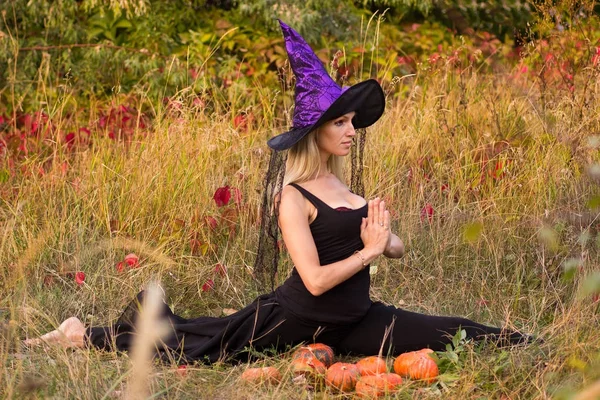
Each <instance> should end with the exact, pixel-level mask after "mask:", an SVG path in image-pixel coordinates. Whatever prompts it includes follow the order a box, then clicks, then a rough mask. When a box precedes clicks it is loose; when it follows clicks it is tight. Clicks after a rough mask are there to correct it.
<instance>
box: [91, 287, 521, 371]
mask: <svg viewBox="0 0 600 400" xmlns="http://www.w3.org/2000/svg"><path fill="white" fill-rule="evenodd" d="M143 295H144V292H141V293H140V294H138V296H137V297H136V300H135V301H134V302H132V303H131V304H130V305H129V306H128V307H127V308H126V310H125V311H124V313H123V315H122V316H121V317H120V318H119V320H118V321H117V322H116V323H115V324H113V325H112V326H110V327H91V328H88V329H87V341H88V344H89V345H92V346H94V347H97V348H100V349H107V350H115V349H116V350H121V351H127V350H129V349H130V347H131V344H132V342H133V340H134V338H135V336H136V332H135V329H134V326H135V318H136V316H137V313H138V310H139V305H140V304H142V302H143V301H142V299H143ZM161 316H162V317H163V318H165V319H167V320H168V322H169V326H170V333H169V334H168V335H167V336H166V337H165V338H163V340H162V342H161V343H160V345H158V346H157V348H156V352H157V355H158V356H159V357H161V358H163V359H165V360H171V361H175V362H179V363H190V362H194V361H201V362H206V363H214V362H217V361H247V360H248V359H250V358H251V357H252V355H253V354H257V353H261V352H263V351H265V350H267V349H269V350H275V351H283V350H285V349H287V348H290V347H292V346H296V345H298V344H301V343H304V342H310V343H313V342H315V343H316V342H319V343H325V344H327V345H329V346H331V347H332V348H333V349H334V350H335V352H336V353H338V354H342V355H375V354H378V353H379V350H380V348H381V347H382V346H383V354H389V355H394V356H395V355H398V354H400V353H404V352H407V351H412V350H418V349H421V348H424V347H429V348H431V349H433V350H443V349H444V348H445V346H446V344H447V343H450V342H451V338H452V337H453V336H454V335H455V333H456V331H457V330H458V329H464V330H465V331H466V333H467V338H471V339H475V340H481V339H485V338H491V339H492V340H496V341H501V342H502V343H503V344H514V343H522V342H525V341H529V340H530V338H529V337H528V336H523V335H521V334H519V333H518V332H508V331H504V330H503V329H500V328H495V327H490V326H485V325H482V324H479V323H476V322H473V321H471V320H469V319H466V318H458V317H441V316H430V315H425V314H419V313H415V312H410V311H405V310H402V309H399V308H396V307H393V306H389V305H385V304H383V303H380V302H374V303H372V304H371V307H370V309H369V311H368V312H367V314H366V315H365V316H364V317H363V318H362V319H361V320H359V321H357V322H354V323H349V324H345V325H328V324H322V323H315V322H311V321H307V320H306V319H301V318H298V317H296V316H293V315H291V314H290V313H288V312H286V310H284V309H283V307H281V306H280V305H279V303H278V302H277V300H276V296H275V293H270V294H265V295H262V296H259V297H258V298H257V299H256V300H255V301H253V302H252V303H251V304H249V305H248V306H247V307H245V308H243V309H242V310H240V311H238V312H236V313H234V314H232V315H229V316H227V317H199V318H194V319H185V318H182V317H180V316H177V315H175V314H173V312H172V311H171V309H170V308H169V307H168V306H167V305H166V304H164V306H163V308H162V310H161ZM386 331H389V332H390V333H389V334H388V335H387V339H386V341H385V343H383V340H384V337H385V336H386Z"/></svg>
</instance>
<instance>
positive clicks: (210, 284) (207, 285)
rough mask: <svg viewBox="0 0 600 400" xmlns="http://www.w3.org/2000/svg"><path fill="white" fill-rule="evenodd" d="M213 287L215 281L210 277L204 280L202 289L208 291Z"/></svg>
mask: <svg viewBox="0 0 600 400" xmlns="http://www.w3.org/2000/svg"><path fill="white" fill-rule="evenodd" d="M214 287H215V281H213V280H212V279H209V280H207V281H206V282H204V284H203V285H202V291H203V292H208V291H211V290H212V289H213V288H214Z"/></svg>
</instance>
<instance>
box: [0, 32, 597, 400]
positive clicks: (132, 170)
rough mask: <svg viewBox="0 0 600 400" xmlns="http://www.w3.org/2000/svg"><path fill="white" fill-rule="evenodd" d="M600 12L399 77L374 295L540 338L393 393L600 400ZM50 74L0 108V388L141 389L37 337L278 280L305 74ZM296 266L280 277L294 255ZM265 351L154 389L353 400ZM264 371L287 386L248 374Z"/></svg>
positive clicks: (446, 358)
mask: <svg viewBox="0 0 600 400" xmlns="http://www.w3.org/2000/svg"><path fill="white" fill-rule="evenodd" d="M597 26H598V25H597V23H596V24H594V23H590V26H589V27H586V28H582V29H581V30H577V29H573V30H569V31H564V32H559V31H554V33H553V34H552V37H551V38H545V39H536V40H534V41H532V42H531V43H530V44H528V45H526V46H525V47H524V48H523V49H522V53H521V55H520V56H519V57H520V61H517V62H515V63H514V64H512V65H509V64H494V63H492V62H491V61H490V62H489V63H487V64H485V63H486V60H485V59H483V58H485V57H486V56H485V55H482V54H481V52H479V53H478V52H471V50H469V49H465V48H462V47H460V45H459V46H456V47H455V49H454V50H455V51H454V52H452V51H446V50H444V51H441V52H440V54H437V55H432V56H431V57H429V59H425V60H422V61H419V62H417V63H416V64H415V65H416V66H415V68H414V69H413V70H411V71H409V72H407V73H406V74H404V75H402V76H395V77H393V79H392V80H390V81H383V83H382V85H383V87H384V90H385V91H386V95H387V105H386V111H385V113H384V115H383V117H382V118H381V119H380V120H379V121H378V122H377V123H376V124H375V125H374V126H372V127H370V128H368V129H367V133H366V135H367V139H366V152H365V159H364V186H365V197H366V198H367V199H370V198H374V197H381V198H383V199H385V200H386V203H387V204H388V206H389V208H390V211H391V213H392V218H393V223H392V230H393V231H394V233H396V234H397V235H398V236H400V238H401V239H402V240H403V241H404V243H405V245H406V255H405V256H404V257H403V258H401V259H385V258H383V257H381V258H379V259H377V260H376V261H375V262H374V263H373V266H372V268H371V278H372V285H371V297H372V299H373V300H378V301H382V302H384V303H387V304H392V305H395V306H397V307H401V308H405V309H408V310H413V311H418V312H422V313H428V314H440V315H458V316H465V317H468V318H470V319H473V320H476V321H478V322H481V323H485V324H489V325H495V326H507V327H510V328H512V329H516V330H519V331H522V332H526V333H529V334H532V335H534V336H536V337H539V338H542V339H543V341H539V342H536V343H534V344H532V345H528V346H518V347H504V348H502V347H498V346H495V345H494V344H487V345H479V344H475V343H472V342H469V341H465V340H462V339H461V337H460V335H458V336H457V337H455V338H454V341H453V345H452V346H449V347H448V349H447V351H445V352H439V353H437V354H436V355H437V358H438V363H439V366H440V372H441V373H440V377H439V379H438V380H437V381H436V382H435V383H433V384H423V383H419V382H411V381H410V380H406V383H405V384H404V385H403V386H402V389H401V390H400V391H399V392H398V393H395V394H391V395H389V396H387V397H386V398H390V399H391V398H394V399H434V398H435V399H438V398H443V399H587V400H592V399H600V296H599V294H600V263H599V261H600V260H599V247H600V219H599V216H600V214H599V207H600V187H599V186H598V184H599V183H600V164H598V163H599V155H600V153H599V149H600V79H599V78H600V42H599V41H598V39H599V38H600V32H599V31H598V29H597V28H596V27H597ZM577 43H579V44H577ZM577 46H579V47H577ZM507 53H508V51H507ZM565 62H571V64H569V65H570V66H565V64H564V63H565ZM482 63H483V64H482ZM15 65H16V61H15ZM481 65H486V68H483V67H481ZM364 68H365V70H368V66H365V67H364ZM167 72H168V71H167ZM288 73H289V71H288ZM369 73H371V74H373V73H377V72H373V71H371V72H369ZM381 73H384V72H383V71H381ZM44 79H45V77H44V76H43V74H42V72H40V81H39V82H35V83H32V86H31V87H32V90H35V91H37V94H36V98H37V100H38V101H39V103H40V104H42V105H43V106H42V108H41V109H43V114H42V113H41V112H40V113H38V114H35V113H31V114H27V115H29V118H30V119H29V120H27V121H26V120H24V119H23V117H21V119H19V118H18V117H19V116H18V115H17V112H16V111H15V112H14V113H7V114H6V115H4V116H3V119H2V120H1V121H0V128H1V130H0V133H4V134H5V136H4V139H2V141H0V195H1V201H0V363H1V365H2V368H1V369H0V397H2V398H7V399H13V398H14V399H18V398H19V399H20V398H55V399H119V398H135V397H136V395H135V393H132V392H131V391H129V387H130V386H131V385H134V384H139V382H137V383H136V382H135V380H136V379H139V374H137V375H136V373H135V369H134V366H135V364H134V363H133V359H132V356H131V354H126V353H125V354H123V353H117V352H105V351H99V350H95V349H78V350H72V349H68V350H65V349H63V348H61V347H60V346H40V347H34V348H29V347H26V346H24V345H23V344H22V341H23V340H24V339H27V338H32V337H36V336H39V335H40V334H43V333H45V332H47V331H49V330H52V329H55V328H56V327H57V326H58V324H59V323H60V322H61V321H62V320H64V319H65V318H67V317H70V316H77V317H78V318H80V319H81V320H82V321H83V322H84V323H85V324H86V325H93V326H104V325H107V324H109V323H110V322H111V321H114V320H115V318H117V317H118V316H119V314H120V313H121V311H122V310H123V308H124V307H125V306H126V305H127V304H128V303H129V301H130V300H131V299H132V298H133V297H134V296H135V294H136V293H138V291H139V290H140V289H143V288H145V287H147V285H149V284H150V283H151V282H159V283H160V284H161V286H162V287H163V288H164V290H165V293H166V300H167V302H168V304H169V306H170V307H171V308H172V309H173V310H174V312H175V313H176V314H179V315H182V316H184V317H194V316H200V315H207V316H223V315H227V314H228V313H231V312H233V311H234V310H239V309H241V308H243V307H244V306H245V305H247V304H249V303H250V302H252V301H253V299H254V298H255V297H256V296H257V295H259V294H261V293H264V292H266V291H268V290H270V286H269V285H265V284H263V283H261V282H260V281H259V280H258V279H257V278H256V276H255V275H254V274H253V270H252V265H253V262H254V256H255V254H256V244H257V240H258V231H259V224H260V220H259V209H260V201H261V190H262V186H263V180H264V173H265V171H266V169H267V165H268V164H267V163H268V160H269V149H268V147H267V146H266V140H267V139H268V138H270V137H271V136H273V135H275V134H278V133H281V132H283V131H284V130H285V129H286V128H287V126H288V122H287V121H288V120H289V113H290V111H291V104H292V103H291V101H290V99H291V92H290V90H291V89H289V88H287V87H285V88H284V87H283V86H282V87H281V88H280V90H277V89H273V88H272V87H269V86H266V85H263V84H262V83H261V82H260V81H258V80H256V81H254V82H253V84H252V85H251V86H245V85H241V84H239V83H236V82H233V83H232V85H231V86H230V87H229V88H228V90H227V91H226V92H223V93H227V94H226V95H224V94H223V95H216V94H215V93H217V91H216V89H215V88H212V87H211V82H208V81H207V82H204V83H203V85H204V87H205V88H206V89H205V92H204V93H203V95H204V96H205V97H202V96H197V95H196V94H195V93H194V92H193V91H192V90H191V89H190V88H189V87H183V88H182V89H181V90H180V91H179V92H178V93H177V94H176V95H174V96H171V97H169V98H168V99H165V100H164V101H160V102H158V101H155V100H152V99H151V98H149V97H145V96H144V94H143V92H142V93H141V94H136V95H131V94H124V93H123V94H119V93H117V92H115V93H114V94H113V95H112V96H111V97H110V98H109V99H108V100H106V99H105V100H99V99H98V100H95V99H92V100H85V101H83V100H80V99H79V97H78V96H77V93H74V92H73V91H72V90H70V89H69V86H68V85H65V87H63V88H62V89H61V88H58V89H57V88H50V87H46V86H45V85H44V84H43V82H45V81H44ZM198 79H202V78H198ZM213 89H214V90H213ZM3 90H8V91H10V88H5V89H3ZM248 96H252V98H253V99H254V101H253V105H251V106H246V107H245V108H244V109H240V108H239V107H238V104H242V103H243V101H242V100H244V99H246V98H247V97H248ZM18 102H19V100H18V98H17V97H15V100H14V104H12V105H10V107H8V106H7V107H6V108H5V109H6V110H8V109H9V108H10V109H11V110H17V109H19V104H18ZM208 103H210V111H209V106H208ZM244 104H245V103H244ZM0 111H2V109H1V108H0ZM0 114H1V113H0ZM17 130H18V131H19V134H24V135H25V136H26V139H24V140H23V139H22V136H18V139H14V137H17V136H14V132H15V131H17ZM9 132H13V133H12V134H13V136H11V137H12V138H13V139H14V140H17V142H18V143H17V142H15V143H16V144H14V147H15V151H14V152H11V151H9V149H10V148H11V143H12V142H10V140H13V139H10V140H9V139H6V138H8V135H9ZM56 132H62V133H61V134H56ZM69 134H72V135H69ZM28 135H29V136H28ZM21 146H23V147H21ZM132 254H134V255H135V257H133V256H132ZM127 256H129V257H127ZM282 259H283V260H282V262H281V265H280V269H279V273H278V275H277V280H278V282H279V283H281V282H283V281H284V280H285V278H286V276H287V274H288V273H289V272H290V270H291V268H292V264H291V261H290V260H289V257H287V255H286V254H285V251H284V252H283V257H282ZM132 260H133V261H132ZM382 339H383V338H380V337H373V338H372V340H373V341H375V342H380V341H381V340H382ZM290 351H293V349H290ZM256 359H257V360H259V361H257V362H253V363H251V364H242V365H235V364H229V363H227V362H223V363H217V364H215V365H210V366H208V365H204V364H202V363H198V364H192V365H188V366H187V367H186V368H184V367H180V366H178V365H177V364H175V363H172V364H169V363H159V362H158V361H156V362H154V363H152V365H151V367H150V368H147V370H146V373H145V374H144V375H143V376H144V377H145V378H144V379H145V383H144V385H145V387H146V390H147V396H144V397H145V398H168V399H188V398H201V399H346V398H351V396H346V395H341V394H337V393H335V392H333V391H331V390H330V389H328V388H325V387H319V386H317V387H309V386H307V385H306V383H305V382H299V381H298V379H293V373H292V371H291V370H290V366H289V365H290V354H275V353H274V352H265V353H264V354H259V355H257V357H256ZM340 360H347V361H350V362H352V361H355V360H356V359H354V358H343V357H341V358H340ZM388 362H389V365H390V366H391V364H392V362H393V358H391V357H389V358H388ZM249 366H275V367H277V368H278V369H279V370H280V371H281V372H282V375H283V379H282V381H281V382H280V383H279V384H276V385H256V386H254V385H249V384H245V383H243V382H242V381H241V379H240V376H241V374H242V372H243V371H244V370H245V369H246V368H247V367H249ZM135 376H138V378H135Z"/></svg>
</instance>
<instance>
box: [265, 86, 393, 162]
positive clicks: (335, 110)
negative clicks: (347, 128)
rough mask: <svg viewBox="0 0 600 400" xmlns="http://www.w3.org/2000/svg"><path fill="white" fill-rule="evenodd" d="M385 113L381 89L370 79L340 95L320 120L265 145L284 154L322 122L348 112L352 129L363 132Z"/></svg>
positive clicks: (293, 130)
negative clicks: (361, 129)
mask: <svg viewBox="0 0 600 400" xmlns="http://www.w3.org/2000/svg"><path fill="white" fill-rule="evenodd" d="M384 110H385V96H384V94H383V90H382V89H381V85H379V82H377V81H376V80H375V79H369V80H366V81H363V82H360V83H357V84H356V85H354V86H351V87H350V88H348V90H346V91H345V92H344V93H342V94H341V96H340V97H338V98H337V99H336V100H335V101H334V102H333V103H332V104H331V106H329V108H328V109H327V110H325V112H324V113H323V114H322V115H321V117H320V118H319V119H318V120H317V121H316V122H315V123H314V124H312V125H310V126H305V127H302V128H292V129H291V130H289V131H287V132H285V133H282V134H280V135H277V136H275V137H272V138H271V139H269V140H268V141H267V144H268V145H269V147H270V148H272V149H273V150H287V149H289V148H290V147H292V146H293V145H295V144H296V143H298V142H299V141H300V140H301V139H302V138H303V137H304V136H306V135H307V134H308V133H309V132H310V131H312V130H313V129H316V128H318V127H319V126H321V125H323V124H324V123H325V122H327V121H330V120H332V119H335V118H338V117H341V116H342V115H344V114H347V113H349V112H352V111H354V112H356V114H355V115H354V118H352V124H353V125H354V128H356V129H359V128H366V127H368V126H371V125H373V124H374V123H375V122H376V121H377V120H378V119H379V118H380V117H381V115H382V114H383V111H384Z"/></svg>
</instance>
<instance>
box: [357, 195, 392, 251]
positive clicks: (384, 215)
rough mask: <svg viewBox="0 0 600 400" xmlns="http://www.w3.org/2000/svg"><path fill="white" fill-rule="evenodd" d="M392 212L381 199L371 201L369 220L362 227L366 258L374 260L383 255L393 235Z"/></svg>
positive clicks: (368, 213) (361, 235) (364, 219)
mask: <svg viewBox="0 0 600 400" xmlns="http://www.w3.org/2000/svg"><path fill="white" fill-rule="evenodd" d="M391 234H392V233H391V230H390V212H389V211H388V210H386V209H385V202H384V201H383V200H380V199H379V197H377V198H375V199H374V200H369V207H368V212H367V218H363V220H362V224H361V225H360V238H361V239H362V241H363V244H364V245H365V248H364V249H363V251H364V252H367V253H368V254H365V257H367V258H371V259H369V260H368V261H369V262H370V261H371V260H372V259H374V258H377V257H379V256H380V255H381V254H383V252H384V250H385V247H386V246H387V244H388V241H389V239H390V235H391Z"/></svg>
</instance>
